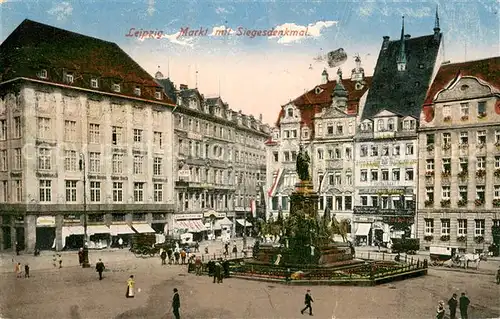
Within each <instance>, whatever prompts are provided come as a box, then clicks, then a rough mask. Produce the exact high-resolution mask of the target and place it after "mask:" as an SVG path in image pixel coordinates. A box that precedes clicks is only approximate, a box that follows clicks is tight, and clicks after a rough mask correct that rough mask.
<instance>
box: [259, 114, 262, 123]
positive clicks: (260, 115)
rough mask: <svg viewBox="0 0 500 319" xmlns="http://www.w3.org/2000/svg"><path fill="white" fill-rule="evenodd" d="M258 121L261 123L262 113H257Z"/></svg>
mask: <svg viewBox="0 0 500 319" xmlns="http://www.w3.org/2000/svg"><path fill="white" fill-rule="evenodd" d="M259 122H261V123H262V113H260V114H259Z"/></svg>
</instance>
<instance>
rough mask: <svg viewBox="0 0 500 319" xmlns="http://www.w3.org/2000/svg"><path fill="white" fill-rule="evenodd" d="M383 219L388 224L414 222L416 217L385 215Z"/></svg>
mask: <svg viewBox="0 0 500 319" xmlns="http://www.w3.org/2000/svg"><path fill="white" fill-rule="evenodd" d="M382 221H383V222H384V223H386V224H389V225H393V224H413V223H414V219H413V217H410V216H384V217H383V219H382Z"/></svg>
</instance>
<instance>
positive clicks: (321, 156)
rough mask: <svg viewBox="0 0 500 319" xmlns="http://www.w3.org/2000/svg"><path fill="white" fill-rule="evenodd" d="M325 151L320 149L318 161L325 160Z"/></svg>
mask: <svg viewBox="0 0 500 319" xmlns="http://www.w3.org/2000/svg"><path fill="white" fill-rule="evenodd" d="M323 157H324V156H323V150H322V149H319V150H318V159H320V160H322V159H323Z"/></svg>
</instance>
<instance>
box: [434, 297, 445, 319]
mask: <svg viewBox="0 0 500 319" xmlns="http://www.w3.org/2000/svg"><path fill="white" fill-rule="evenodd" d="M444 312H445V311H444V301H440V302H439V303H438V308H437V310H436V319H444Z"/></svg>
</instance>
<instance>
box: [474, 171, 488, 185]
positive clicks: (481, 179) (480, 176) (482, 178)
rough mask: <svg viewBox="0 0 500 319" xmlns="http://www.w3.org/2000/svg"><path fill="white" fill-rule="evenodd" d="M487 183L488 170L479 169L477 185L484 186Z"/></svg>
mask: <svg viewBox="0 0 500 319" xmlns="http://www.w3.org/2000/svg"><path fill="white" fill-rule="evenodd" d="M485 182H486V170H485V169H478V170H477V171H476V184H484V183H485Z"/></svg>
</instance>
